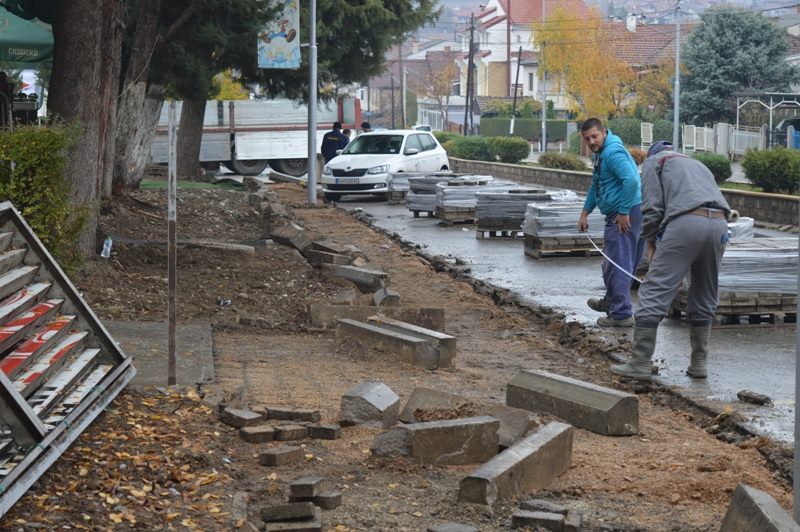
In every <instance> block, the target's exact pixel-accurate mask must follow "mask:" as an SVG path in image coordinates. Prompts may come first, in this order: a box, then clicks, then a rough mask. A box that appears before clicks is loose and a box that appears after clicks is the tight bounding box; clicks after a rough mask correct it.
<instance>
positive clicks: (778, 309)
mask: <svg viewBox="0 0 800 532" xmlns="http://www.w3.org/2000/svg"><path fill="white" fill-rule="evenodd" d="M797 255H798V251H797V239H796V238H788V239H787V238H755V239H750V240H736V241H731V242H730V243H729V244H728V246H727V249H726V250H725V254H724V255H723V256H722V263H721V266H720V274H719V290H720V294H719V305H717V310H716V315H717V316H718V317H720V319H724V320H725V321H726V323H727V322H729V321H735V322H736V323H738V320H739V318H740V317H743V316H746V317H747V318H748V322H749V323H755V322H759V323H762V322H769V323H773V324H782V323H784V322H785V321H790V320H793V319H796V314H797V267H798V266H797ZM689 285H690V283H689V279H688V278H687V279H685V280H684V282H683V284H682V286H681V288H680V289H679V290H678V293H677V294H676V296H675V299H674V300H673V302H672V310H673V313H674V314H675V315H676V316H678V315H680V314H681V313H685V312H686V310H687V308H688V298H689V295H688V290H689V288H690V286H689Z"/></svg>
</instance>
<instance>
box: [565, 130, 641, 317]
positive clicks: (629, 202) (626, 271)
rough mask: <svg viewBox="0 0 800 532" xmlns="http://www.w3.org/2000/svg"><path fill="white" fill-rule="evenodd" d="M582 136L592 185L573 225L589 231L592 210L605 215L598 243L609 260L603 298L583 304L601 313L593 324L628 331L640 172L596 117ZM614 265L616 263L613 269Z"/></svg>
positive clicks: (631, 309)
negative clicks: (588, 151)
mask: <svg viewBox="0 0 800 532" xmlns="http://www.w3.org/2000/svg"><path fill="white" fill-rule="evenodd" d="M581 136H582V137H583V140H584V141H585V142H586V144H587V145H588V146H589V148H590V149H591V150H592V152H594V156H593V158H592V162H593V163H594V172H592V184H591V185H590V187H589V192H588V193H587V195H586V201H585V202H584V205H583V211H582V212H581V215H580V218H579V220H578V231H580V232H585V231H586V230H587V229H588V228H589V221H588V218H589V214H590V213H591V212H592V211H593V210H594V209H595V207H597V208H599V209H600V212H601V213H602V214H604V215H605V227H604V229H603V241H604V248H605V254H606V256H607V257H608V259H610V260H606V261H605V262H604V263H603V283H604V284H605V287H606V293H605V296H604V297H603V298H602V299H598V298H590V299H589V301H587V303H588V305H589V307H590V308H591V309H592V310H596V311H598V312H605V313H606V314H607V316H603V317H601V318H599V319H598V320H597V324H598V325H600V326H601V327H631V326H633V305H632V304H631V278H630V275H632V274H633V272H634V270H635V268H636V266H637V265H636V258H637V251H638V249H639V247H638V244H639V231H640V230H641V226H642V205H641V204H642V194H641V190H640V189H641V186H640V181H639V170H637V168H636V163H635V162H634V161H633V158H632V157H631V154H630V153H628V150H627V149H626V148H625V145H624V144H622V141H621V140H620V138H619V137H618V136H616V135H614V134H613V133H611V131H609V130H607V129H606V128H605V127H604V126H603V123H602V122H601V121H600V120H599V119H597V118H590V119H588V120H586V121H585V122H584V123H583V125H582V126H581ZM611 261H613V262H614V263H615V264H612V263H611Z"/></svg>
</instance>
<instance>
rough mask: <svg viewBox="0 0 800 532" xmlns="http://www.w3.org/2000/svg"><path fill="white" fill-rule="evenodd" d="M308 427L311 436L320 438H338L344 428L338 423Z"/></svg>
mask: <svg viewBox="0 0 800 532" xmlns="http://www.w3.org/2000/svg"><path fill="white" fill-rule="evenodd" d="M306 429H308V437H309V438H316V439H318V440H338V439H339V437H340V435H341V432H342V428H341V427H340V426H339V425H336V424H319V425H309V426H308V427H306Z"/></svg>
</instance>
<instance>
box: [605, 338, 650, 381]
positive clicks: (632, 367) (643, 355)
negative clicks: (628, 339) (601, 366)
mask: <svg viewBox="0 0 800 532" xmlns="http://www.w3.org/2000/svg"><path fill="white" fill-rule="evenodd" d="M657 331H658V329H657V328H656V327H641V326H639V325H637V326H636V327H635V328H634V329H633V349H632V350H631V356H630V358H629V359H628V361H627V362H626V363H624V364H618V365H616V366H611V367H610V368H609V369H610V370H611V373H614V374H616V375H622V376H623V377H631V378H633V379H639V380H647V381H649V380H650V379H651V378H652V377H653V365H652V363H651V362H650V359H651V358H652V357H653V351H655V349H656V332H657Z"/></svg>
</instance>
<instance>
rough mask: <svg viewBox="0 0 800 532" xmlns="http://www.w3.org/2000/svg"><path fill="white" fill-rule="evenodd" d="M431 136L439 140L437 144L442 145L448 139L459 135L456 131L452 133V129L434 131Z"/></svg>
mask: <svg viewBox="0 0 800 532" xmlns="http://www.w3.org/2000/svg"><path fill="white" fill-rule="evenodd" d="M433 136H434V137H436V140H438V141H439V144H441V145H442V146H444V143H445V142H447V141H448V140H450V139H454V138H456V137H460V136H461V135H459V134H458V133H453V132H452V131H434V132H433Z"/></svg>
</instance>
